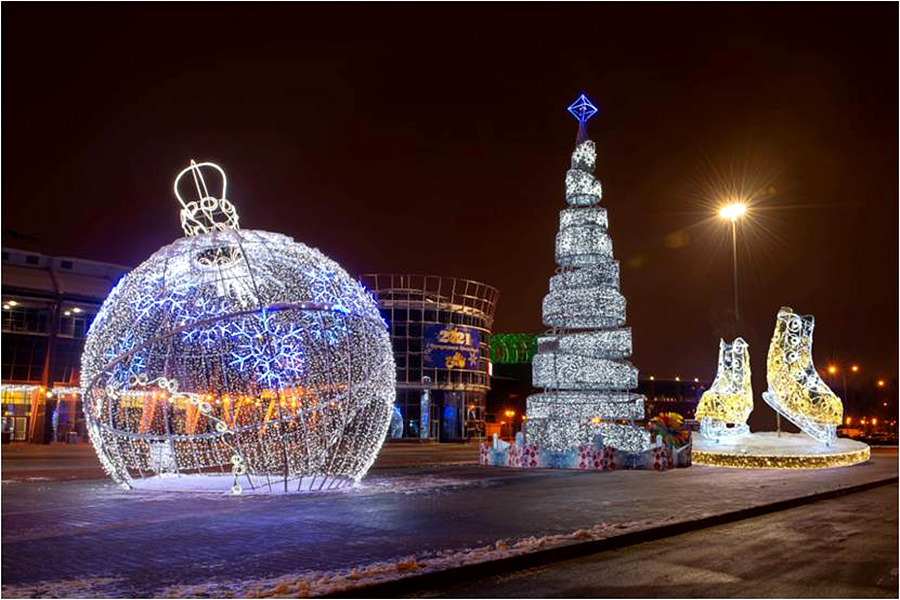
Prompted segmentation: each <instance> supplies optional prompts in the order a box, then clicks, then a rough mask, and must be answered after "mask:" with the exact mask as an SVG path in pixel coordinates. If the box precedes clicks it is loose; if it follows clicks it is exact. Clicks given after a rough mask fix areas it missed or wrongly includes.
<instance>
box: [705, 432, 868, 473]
mask: <svg viewBox="0 0 900 600" xmlns="http://www.w3.org/2000/svg"><path fill="white" fill-rule="evenodd" d="M692 440H693V446H694V456H693V459H694V464H695V465H707V466H711V467H738V468H743V469H828V468H831V467H849V466H850V465H855V464H859V463H863V462H866V461H867V460H869V454H870V453H869V446H868V445H867V444H863V443H862V442H857V441H855V440H849V439H847V438H837V439H836V440H835V442H834V444H832V445H831V446H826V445H825V444H820V443H819V442H817V441H815V440H814V439H812V438H811V437H809V436H808V435H806V434H804V433H784V432H782V434H781V436H779V435H778V434H777V433H776V432H774V431H763V432H757V433H750V434H747V435H742V436H738V437H736V438H735V439H733V440H722V441H720V442H718V443H714V442H711V441H709V440H706V439H704V438H703V436H702V435H700V434H699V433H697V432H696V431H695V432H694V433H693V436H692Z"/></svg>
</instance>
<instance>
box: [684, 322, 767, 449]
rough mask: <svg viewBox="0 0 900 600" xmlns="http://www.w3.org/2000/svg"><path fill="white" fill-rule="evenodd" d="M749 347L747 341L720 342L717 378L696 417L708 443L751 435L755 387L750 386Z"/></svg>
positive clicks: (702, 399)
mask: <svg viewBox="0 0 900 600" xmlns="http://www.w3.org/2000/svg"><path fill="white" fill-rule="evenodd" d="M749 348H750V345H749V344H748V343H747V342H745V341H744V338H740V337H739V338H737V339H735V340H734V342H732V343H730V344H729V343H728V342H726V341H725V340H720V341H719V365H718V370H717V371H716V378H715V380H714V381H713V383H712V385H711V386H710V388H709V389H708V390H707V391H705V392H703V396H702V397H701V398H700V402H699V403H698V404H697V410H696V411H695V412H694V415H695V418H697V419H699V420H700V433H702V434H703V437H705V438H707V439H709V440H716V439H719V438H723V437H728V436H736V435H745V434H747V433H749V432H750V428H749V427H748V426H747V418H748V417H749V416H750V413H751V412H753V388H752V387H751V385H750V350H749Z"/></svg>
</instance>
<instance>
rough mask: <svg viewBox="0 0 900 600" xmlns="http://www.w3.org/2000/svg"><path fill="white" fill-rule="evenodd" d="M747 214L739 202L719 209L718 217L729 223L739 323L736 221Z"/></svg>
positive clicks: (744, 206)
mask: <svg viewBox="0 0 900 600" xmlns="http://www.w3.org/2000/svg"><path fill="white" fill-rule="evenodd" d="M746 212H747V206H746V205H745V204H742V203H740V202H735V203H733V204H728V205H726V206H723V207H722V208H721V209H719V216H720V217H722V218H723V219H728V220H729V221H731V255H732V259H733V270H734V320H735V322H737V321H740V320H741V317H740V312H739V310H738V266H737V220H738V218H739V217H740V216H741V215H743V214H744V213H746Z"/></svg>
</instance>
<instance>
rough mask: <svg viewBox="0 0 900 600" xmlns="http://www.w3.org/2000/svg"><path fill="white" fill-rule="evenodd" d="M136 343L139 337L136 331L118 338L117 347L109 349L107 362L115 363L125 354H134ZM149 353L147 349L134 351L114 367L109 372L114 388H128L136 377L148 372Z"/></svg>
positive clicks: (127, 332)
mask: <svg viewBox="0 0 900 600" xmlns="http://www.w3.org/2000/svg"><path fill="white" fill-rule="evenodd" d="M136 343H137V337H136V336H135V333H134V330H133V329H128V330H126V331H125V332H124V333H123V334H122V336H120V337H119V338H117V340H116V343H115V345H113V346H111V347H110V348H108V349H107V351H106V362H107V363H110V362H113V361H114V360H115V359H117V358H119V357H121V356H123V355H124V354H127V353H129V352H132V351H133V350H134V348H135V345H136ZM147 351H148V348H147V347H144V348H141V349H140V350H137V351H134V352H133V353H132V354H131V355H130V356H129V357H127V358H124V359H122V360H120V361H119V362H117V363H116V364H115V365H114V366H113V367H112V370H111V371H109V379H110V382H112V383H113V387H118V388H123V387H126V386H128V385H129V384H130V383H131V381H132V380H133V379H134V377H137V376H138V375H140V374H141V373H143V372H144V371H146V370H147V356H146V355H147Z"/></svg>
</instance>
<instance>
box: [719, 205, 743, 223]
mask: <svg viewBox="0 0 900 600" xmlns="http://www.w3.org/2000/svg"><path fill="white" fill-rule="evenodd" d="M745 212H747V205H746V204H743V203H741V202H735V203H733V204H728V205H726V206H723V207H722V208H720V209H719V216H720V217H722V218H723V219H728V220H729V221H737V219H738V217H740V216H741V215H743V214H744V213H745Z"/></svg>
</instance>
